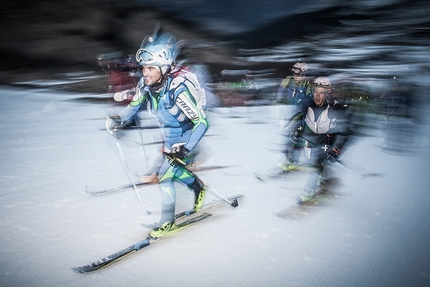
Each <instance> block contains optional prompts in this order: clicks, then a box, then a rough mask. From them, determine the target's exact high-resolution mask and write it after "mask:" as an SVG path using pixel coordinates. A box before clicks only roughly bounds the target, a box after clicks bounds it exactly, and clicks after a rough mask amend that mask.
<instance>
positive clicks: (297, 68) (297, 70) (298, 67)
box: [291, 62, 308, 75]
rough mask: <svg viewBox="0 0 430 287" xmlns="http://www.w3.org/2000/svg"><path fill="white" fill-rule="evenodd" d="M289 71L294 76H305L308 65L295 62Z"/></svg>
mask: <svg viewBox="0 0 430 287" xmlns="http://www.w3.org/2000/svg"><path fill="white" fill-rule="evenodd" d="M291 71H292V72H293V73H294V74H298V75H305V74H306V72H307V71H308V65H306V63H305V62H297V63H295V64H294V65H293V67H292V68H291Z"/></svg>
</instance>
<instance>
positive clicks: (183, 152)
mask: <svg viewBox="0 0 430 287" xmlns="http://www.w3.org/2000/svg"><path fill="white" fill-rule="evenodd" d="M181 45H182V42H181V41H177V39H176V38H175V37H174V36H173V35H171V34H169V33H164V32H162V31H161V29H159V28H156V29H155V30H154V33H153V35H150V36H147V37H146V38H145V39H144V40H143V41H142V44H141V46H140V49H139V50H138V51H137V53H136V60H137V62H138V63H139V64H140V65H141V66H142V72H143V73H142V74H143V77H142V78H141V79H140V80H139V82H138V84H137V86H136V89H135V94H134V96H133V99H132V101H131V102H130V103H129V104H128V105H127V106H126V107H125V108H124V109H123V110H122V111H121V113H120V114H119V116H120V119H118V118H117V119H116V120H115V119H113V120H112V119H111V121H112V122H113V123H112V127H111V129H112V130H117V129H120V128H121V127H123V126H124V124H125V123H127V122H128V121H129V120H130V119H131V118H132V117H133V116H134V115H135V114H136V113H137V111H138V110H139V108H140V107H141V106H142V105H144V104H147V106H148V111H149V112H150V113H152V114H154V115H155V116H156V117H157V120H158V122H159V125H160V127H161V128H162V129H163V134H164V139H163V140H164V142H163V152H162V155H161V157H159V160H158V161H159V164H160V166H159V167H157V168H156V169H155V170H157V178H158V182H159V184H160V188H161V194H162V208H161V219H160V222H159V224H158V226H157V227H156V228H154V229H153V230H151V231H150V232H149V236H151V237H153V238H159V237H163V236H165V235H166V234H167V233H168V232H169V231H170V230H172V229H174V228H175V202H176V190H175V187H174V182H175V181H180V182H182V183H184V184H185V185H187V186H188V187H189V188H190V189H191V190H192V191H193V192H194V198H195V200H194V210H195V211H198V210H200V209H201V208H202V206H203V203H204V199H205V193H206V186H205V185H204V184H203V183H202V182H201V181H200V180H199V179H198V178H197V177H196V176H195V175H194V174H192V173H191V172H189V171H188V170H187V169H186V168H185V167H184V165H183V164H181V162H186V158H187V156H188V155H189V154H190V152H191V151H192V150H194V149H195V148H196V145H197V144H198V143H199V141H200V140H201V139H202V137H203V136H204V134H205V133H206V131H207V130H208V127H209V124H208V121H207V118H206V115H205V112H204V110H203V105H204V104H205V103H204V99H205V97H204V89H202V88H201V87H200V85H199V82H198V80H197V78H196V76H195V75H194V74H193V73H191V72H189V71H186V70H185V69H183V68H182V67H179V66H175V60H176V57H177V55H178V54H179V51H180V47H181ZM187 81H188V82H187ZM190 83H192V84H191V85H190ZM129 94H130V91H124V92H123V93H120V94H116V95H115V97H116V98H121V97H124V98H127V96H128V95H129ZM156 161H157V160H156ZM156 165H157V164H156Z"/></svg>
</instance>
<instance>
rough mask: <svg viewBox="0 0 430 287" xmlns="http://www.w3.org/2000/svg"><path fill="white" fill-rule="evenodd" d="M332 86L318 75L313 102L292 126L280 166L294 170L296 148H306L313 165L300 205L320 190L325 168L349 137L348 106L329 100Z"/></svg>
mask: <svg viewBox="0 0 430 287" xmlns="http://www.w3.org/2000/svg"><path fill="white" fill-rule="evenodd" d="M332 89H333V87H332V85H331V82H330V80H329V79H328V78H325V77H318V78H316V79H315V80H314V81H313V103H312V104H311V105H310V106H309V107H308V108H307V110H306V111H305V112H304V114H303V116H302V117H301V120H299V121H297V123H296V126H295V127H294V128H293V129H292V135H291V137H290V139H289V143H288V144H287V153H286V157H285V158H284V160H283V162H282V164H281V165H280V166H281V167H283V168H284V170H285V171H290V170H293V169H295V167H296V164H297V162H298V159H299V154H298V153H297V151H304V155H305V157H304V158H305V161H306V163H307V165H308V166H310V167H312V170H311V172H310V174H309V176H308V178H307V181H306V185H305V188H304V190H303V192H302V193H301V195H300V197H299V198H298V203H299V204H303V203H305V202H307V201H309V200H310V199H311V198H312V197H313V196H314V195H315V194H317V193H318V192H320V191H321V190H320V186H319V184H320V183H321V181H322V180H324V177H325V175H324V170H325V169H324V167H325V166H326V165H327V164H329V163H330V162H333V161H336V160H337V159H338V158H339V156H340V155H341V153H342V152H343V149H344V147H345V143H346V141H347V139H348V133H349V132H348V123H347V119H346V116H345V109H344V107H343V106H341V105H340V104H339V103H337V102H336V101H331V102H330V101H329V95H330V92H331V91H332ZM296 147H300V149H297V148H296Z"/></svg>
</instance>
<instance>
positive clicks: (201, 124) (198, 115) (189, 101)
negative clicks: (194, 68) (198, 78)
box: [176, 90, 209, 150]
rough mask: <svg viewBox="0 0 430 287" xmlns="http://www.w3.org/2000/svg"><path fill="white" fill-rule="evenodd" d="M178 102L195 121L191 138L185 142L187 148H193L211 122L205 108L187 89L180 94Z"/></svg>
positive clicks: (186, 114) (189, 117) (193, 121)
mask: <svg viewBox="0 0 430 287" xmlns="http://www.w3.org/2000/svg"><path fill="white" fill-rule="evenodd" d="M176 104H177V106H178V107H179V108H180V109H181V111H182V112H183V113H184V114H185V116H186V117H187V118H188V119H190V121H191V122H192V123H193V129H192V131H191V136H190V139H189V140H188V142H187V143H186V144H185V148H186V149H188V150H192V149H193V148H194V147H195V146H196V144H197V143H198V142H199V141H200V140H201V138H202V137H203V136H204V134H205V133H206V131H207V130H208V127H209V124H208V121H207V119H206V115H205V113H204V112H203V110H202V109H200V108H199V107H198V106H197V103H196V102H195V100H194V98H193V97H192V96H191V95H190V93H189V92H188V91H187V90H185V91H183V92H182V93H180V94H179V95H178V97H177V98H176Z"/></svg>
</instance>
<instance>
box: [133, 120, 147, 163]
mask: <svg viewBox="0 0 430 287" xmlns="http://www.w3.org/2000/svg"><path fill="white" fill-rule="evenodd" d="M134 122H135V124H136V126H137V129H138V130H139V134H140V141H141V142H142V149H143V155H144V156H145V164H146V168H149V167H148V159H149V157H148V154H147V153H146V150H145V143H144V142H143V135H142V131H141V129H140V125H139V121H138V120H137V116H136V118H135V119H134Z"/></svg>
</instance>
